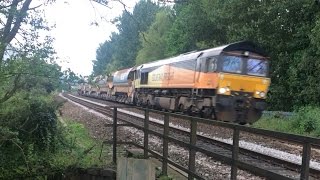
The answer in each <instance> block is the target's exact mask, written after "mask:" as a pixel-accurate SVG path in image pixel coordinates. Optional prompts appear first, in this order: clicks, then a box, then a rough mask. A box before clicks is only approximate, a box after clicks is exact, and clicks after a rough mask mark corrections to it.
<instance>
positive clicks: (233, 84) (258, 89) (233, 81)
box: [217, 73, 270, 99]
mask: <svg viewBox="0 0 320 180" xmlns="http://www.w3.org/2000/svg"><path fill="white" fill-rule="evenodd" d="M218 79H219V80H218V92H217V94H221V95H231V92H232V91H235V92H248V93H253V97H254V98H258V99H265V98H266V95H267V92H268V89H269V86H270V78H266V77H257V76H247V75H239V74H228V73H219V75H218Z"/></svg>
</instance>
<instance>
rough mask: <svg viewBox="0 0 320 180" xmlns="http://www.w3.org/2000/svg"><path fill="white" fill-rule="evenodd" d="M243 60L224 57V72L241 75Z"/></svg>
mask: <svg viewBox="0 0 320 180" xmlns="http://www.w3.org/2000/svg"><path fill="white" fill-rule="evenodd" d="M242 64H243V62H242V59H241V57H237V56H224V57H223V62H222V70H223V71H224V72H232V73H241V70H242Z"/></svg>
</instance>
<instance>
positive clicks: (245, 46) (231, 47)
mask: <svg viewBox="0 0 320 180" xmlns="http://www.w3.org/2000/svg"><path fill="white" fill-rule="evenodd" d="M229 51H249V52H254V53H257V54H260V55H262V56H267V53H266V52H265V51H264V50H263V49H261V48H260V47H258V46H257V45H256V44H254V43H253V42H251V41H240V42H236V43H232V44H227V45H224V46H219V47H216V48H210V49H206V50H200V51H191V52H187V53H184V54H180V55H178V56H175V57H170V58H167V59H163V60H158V61H153V62H150V63H145V64H142V65H141V66H138V67H137V69H145V68H150V67H154V66H161V65H165V64H169V63H173V62H179V61H185V60H192V59H197V58H198V57H200V56H204V57H208V56H216V55H219V54H221V53H222V52H229Z"/></svg>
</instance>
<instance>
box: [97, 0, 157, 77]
mask: <svg viewBox="0 0 320 180" xmlns="http://www.w3.org/2000/svg"><path fill="white" fill-rule="evenodd" d="M159 8H160V7H159V6H158V5H156V4H155V3H153V2H152V1H150V0H142V1H139V2H138V3H137V4H136V5H135V7H134V10H133V12H132V13H130V12H128V11H123V13H122V15H121V16H120V17H119V18H117V19H115V22H116V23H117V24H116V25H117V28H118V31H119V32H118V33H112V35H111V37H110V40H107V41H106V42H104V43H103V44H101V45H100V46H99V48H98V50H97V54H96V60H95V61H94V62H93V63H94V69H93V74H94V75H99V74H101V73H106V74H111V73H112V72H113V71H115V70H118V69H123V68H129V67H132V66H133V65H134V64H135V59H136V56H137V53H138V51H139V49H140V48H141V42H140V37H139V35H140V33H142V32H145V31H146V30H147V29H148V28H149V26H150V24H151V23H152V22H153V20H154V18H155V14H156V13H157V12H158V10H159ZM103 70H105V71H103Z"/></svg>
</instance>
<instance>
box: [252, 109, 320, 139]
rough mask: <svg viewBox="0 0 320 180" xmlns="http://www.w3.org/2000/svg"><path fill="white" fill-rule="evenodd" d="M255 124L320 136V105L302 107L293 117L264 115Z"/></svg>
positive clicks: (283, 130) (277, 129)
mask: <svg viewBox="0 0 320 180" xmlns="http://www.w3.org/2000/svg"><path fill="white" fill-rule="evenodd" d="M253 126H254V127H257V128H263V129H269V130H274V131H280V132H285V133H294V134H299V135H308V136H313V137H320V107H313V106H306V107H300V108H298V109H297V110H296V111H295V112H294V113H293V115H292V116H291V117H280V116H277V117H272V116H267V117H262V118H261V119H260V120H259V121H257V122H255V123H254V125H253Z"/></svg>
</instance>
